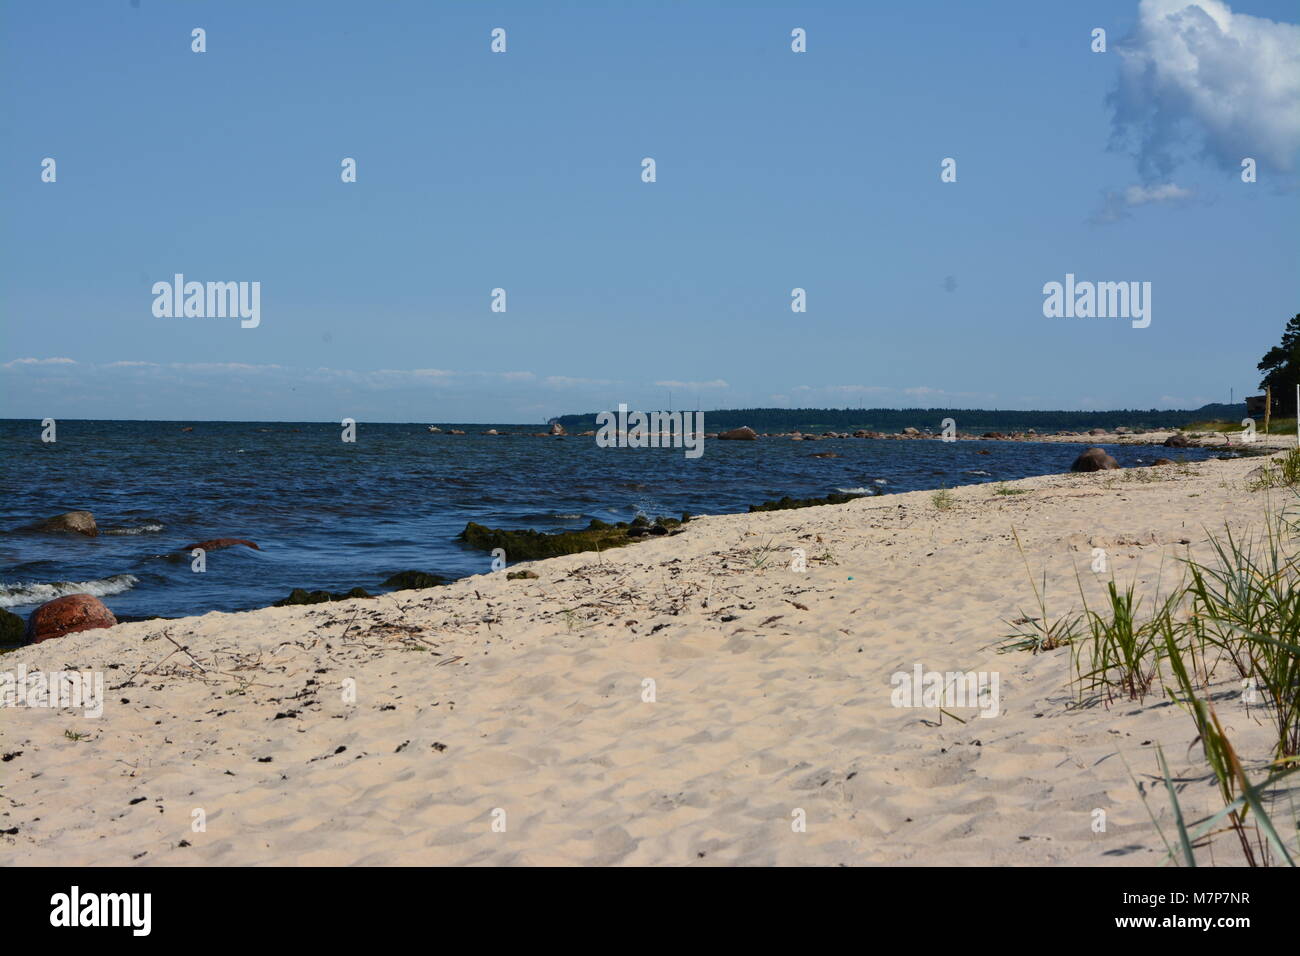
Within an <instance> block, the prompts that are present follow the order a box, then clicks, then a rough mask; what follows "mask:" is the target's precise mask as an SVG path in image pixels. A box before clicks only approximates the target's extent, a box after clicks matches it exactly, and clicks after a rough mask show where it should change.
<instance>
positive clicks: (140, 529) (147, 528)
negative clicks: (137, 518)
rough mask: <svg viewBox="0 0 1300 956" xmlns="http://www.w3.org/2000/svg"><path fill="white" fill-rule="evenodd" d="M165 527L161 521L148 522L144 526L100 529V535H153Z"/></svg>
mask: <svg viewBox="0 0 1300 956" xmlns="http://www.w3.org/2000/svg"><path fill="white" fill-rule="evenodd" d="M162 529H163V525H162V522H161V521H146V522H145V523H144V524H138V525H132V526H131V527H129V528H100V529H99V533H100V534H153V533H154V532H155V531H161V530H162Z"/></svg>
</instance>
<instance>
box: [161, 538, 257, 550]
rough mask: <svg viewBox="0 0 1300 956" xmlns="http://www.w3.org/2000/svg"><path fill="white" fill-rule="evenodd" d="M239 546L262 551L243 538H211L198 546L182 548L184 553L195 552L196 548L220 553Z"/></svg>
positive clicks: (190, 545)
mask: <svg viewBox="0 0 1300 956" xmlns="http://www.w3.org/2000/svg"><path fill="white" fill-rule="evenodd" d="M237 544H242V545H243V546H244V547H246V548H252V549H253V550H254V551H261V550H262V549H261V548H259V547H258V546H257V545H256V544H254V543H253V542H252V541H246V540H244V539H243V538H209V539H208V540H207V541H199V542H198V543H196V544H187V545H186V546H185V547H183V548H181V550H182V551H193V550H194V549H195V548H202V549H203V550H204V551H220V550H221V549H222V548H233V547H234V546H235V545H237Z"/></svg>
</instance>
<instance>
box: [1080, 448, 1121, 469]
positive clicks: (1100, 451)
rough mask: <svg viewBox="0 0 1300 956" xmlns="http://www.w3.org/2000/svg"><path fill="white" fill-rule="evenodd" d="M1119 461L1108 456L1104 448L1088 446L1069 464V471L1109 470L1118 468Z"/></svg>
mask: <svg viewBox="0 0 1300 956" xmlns="http://www.w3.org/2000/svg"><path fill="white" fill-rule="evenodd" d="M1118 467H1119V462H1117V461H1116V460H1115V459H1114V458H1112V457H1110V455H1109V454H1107V453H1106V449H1104V448H1089V449H1088V450H1087V451H1085V452H1084V453H1083V454H1082V455H1080V456H1079V457H1078V458H1076V459H1074V464H1073V465H1071V466H1070V470H1071V471H1110V470H1112V469H1115V468H1118Z"/></svg>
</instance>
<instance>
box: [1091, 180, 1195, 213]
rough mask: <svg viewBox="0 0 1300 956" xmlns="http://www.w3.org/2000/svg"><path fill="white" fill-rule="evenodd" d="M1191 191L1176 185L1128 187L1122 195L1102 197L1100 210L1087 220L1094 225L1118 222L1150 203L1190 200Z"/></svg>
mask: <svg viewBox="0 0 1300 956" xmlns="http://www.w3.org/2000/svg"><path fill="white" fill-rule="evenodd" d="M1191 197H1192V191H1191V190H1190V189H1184V188H1183V187H1182V186H1179V185H1178V184H1177V183H1158V184H1156V185H1153V186H1129V187H1128V188H1127V189H1125V190H1124V191H1123V192H1122V193H1119V192H1108V193H1106V194H1105V196H1103V197H1102V201H1101V208H1100V209H1098V210H1097V211H1096V212H1095V213H1093V215H1092V218H1091V219H1090V220H1089V221H1090V222H1094V223H1106V222H1119V221H1120V220H1121V219H1127V218H1128V217H1129V216H1130V215H1131V213H1130V212H1129V210H1130V209H1133V208H1134V207H1137V206H1146V205H1150V204H1151V203H1180V202H1182V201H1183V200H1186V199H1190V198H1191Z"/></svg>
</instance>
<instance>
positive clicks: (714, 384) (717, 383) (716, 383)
mask: <svg viewBox="0 0 1300 956" xmlns="http://www.w3.org/2000/svg"><path fill="white" fill-rule="evenodd" d="M655 384H656V385H658V386H659V387H660V388H730V387H731V386H730V385H729V384H727V382H725V381H723V380H722V379H720V378H715V379H714V380H713V381H711V382H676V381H668V382H655Z"/></svg>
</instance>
